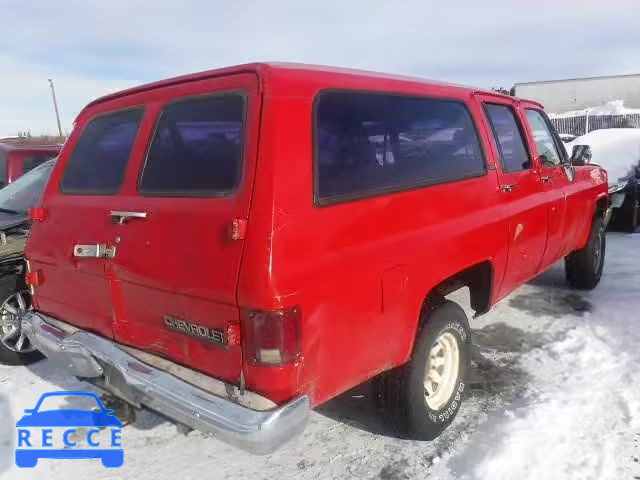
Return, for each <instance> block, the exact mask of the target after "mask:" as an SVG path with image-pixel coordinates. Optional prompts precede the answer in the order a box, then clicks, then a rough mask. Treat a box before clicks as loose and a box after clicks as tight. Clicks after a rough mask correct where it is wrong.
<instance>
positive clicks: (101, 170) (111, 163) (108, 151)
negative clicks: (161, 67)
mask: <svg viewBox="0 0 640 480" xmlns="http://www.w3.org/2000/svg"><path fill="white" fill-rule="evenodd" d="M143 114H144V111H143V110H142V109H137V110H127V111H122V112H116V113H111V114H108V115H103V116H100V117H96V118H94V119H93V120H91V121H90V122H89V123H88V124H87V126H86V127H85V128H84V130H83V131H82V133H81V134H80V138H79V139H78V142H77V143H76V146H75V148H74V149H73V152H72V153H71V158H69V161H68V162H67V165H66V166H65V169H64V172H63V174H62V181H61V182H60V190H61V191H62V192H63V193H77V194H113V193H116V192H117V191H118V190H120V186H121V185H122V181H123V179H124V174H125V171H126V169H127V164H128V163H129V156H130V154H131V149H132V148H133V142H134V140H135V137H136V132H137V131H138V126H139V125H140V120H141V119H142V116H143Z"/></svg>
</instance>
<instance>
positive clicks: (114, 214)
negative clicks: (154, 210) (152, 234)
mask: <svg viewBox="0 0 640 480" xmlns="http://www.w3.org/2000/svg"><path fill="white" fill-rule="evenodd" d="M109 215H110V216H111V218H112V219H113V222H114V223H117V224H118V225H122V224H123V223H124V222H126V221H127V220H128V219H130V218H147V215H148V213H147V212H124V211H120V210H111V212H110V213H109Z"/></svg>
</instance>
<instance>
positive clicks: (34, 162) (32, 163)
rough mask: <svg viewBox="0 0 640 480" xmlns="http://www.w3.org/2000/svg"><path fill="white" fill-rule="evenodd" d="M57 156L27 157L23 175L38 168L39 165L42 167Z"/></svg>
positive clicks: (40, 154) (23, 162) (35, 155)
mask: <svg viewBox="0 0 640 480" xmlns="http://www.w3.org/2000/svg"><path fill="white" fill-rule="evenodd" d="M55 157H56V155H54V154H51V153H36V154H33V155H29V156H28V157H25V158H24V160H23V161H22V173H27V172H30V171H31V170H33V169H34V168H36V167H37V166H38V165H42V164H43V163H44V162H46V161H47V160H51V159H52V158H55Z"/></svg>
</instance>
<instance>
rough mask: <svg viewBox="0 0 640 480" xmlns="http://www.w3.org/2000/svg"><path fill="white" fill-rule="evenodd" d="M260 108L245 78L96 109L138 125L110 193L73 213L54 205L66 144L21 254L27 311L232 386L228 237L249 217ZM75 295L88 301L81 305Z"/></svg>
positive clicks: (236, 364) (234, 318) (162, 91)
mask: <svg viewBox="0 0 640 480" xmlns="http://www.w3.org/2000/svg"><path fill="white" fill-rule="evenodd" d="M259 100H260V96H259V94H258V80H257V76H256V75H255V74H253V73H243V74H234V75H224V76H220V77H217V78H209V79H206V80H199V81H192V82H188V83H184V84H179V85H174V86H163V87H158V88H153V89H150V90H148V91H145V92H142V93H137V94H135V95H132V96H131V98H128V97H120V98H117V99H115V100H111V101H108V102H105V103H103V104H99V105H100V107H101V109H102V110H107V111H109V110H111V111H112V110H116V109H123V108H124V109H125V110H126V109H131V108H135V107H136V106H139V105H144V109H145V113H144V118H143V120H142V122H141V124H140V128H139V132H138V135H137V137H136V141H135V144H134V146H133V148H132V151H131V155H130V160H129V166H128V168H127V172H126V175H125V178H124V180H123V182H122V185H121V188H120V189H119V190H118V191H117V193H116V194H111V195H98V196H95V197H94V198H86V197H83V196H79V197H75V198H76V199H77V201H75V202H74V201H73V200H72V199H71V197H72V196H68V197H67V196H64V195H60V194H59V193H58V192H57V189H58V187H57V184H58V183H59V181H60V177H61V175H62V174H61V172H62V171H63V170H64V169H65V165H66V164H67V163H68V162H67V158H66V157H67V156H68V155H66V153H67V152H68V151H69V150H71V149H72V148H73V143H74V142H69V145H68V147H66V149H65V150H66V151H65V154H63V156H62V157H61V159H60V163H59V165H58V168H57V171H56V174H57V175H54V177H52V180H51V183H50V185H49V187H48V190H47V193H46V195H45V198H44V200H43V207H44V208H45V210H46V211H47V214H48V216H49V217H48V219H47V220H45V221H44V222H42V223H38V224H37V225H36V226H35V228H34V229H33V233H32V237H33V238H32V240H31V241H30V244H29V247H28V255H29V258H30V261H31V265H32V269H41V270H42V271H43V274H44V278H45V282H44V284H43V285H42V286H40V287H37V288H36V295H35V297H36V307H37V308H38V309H39V310H42V311H43V312H45V313H47V314H50V315H52V316H54V317H57V318H59V319H61V320H64V321H69V322H70V323H73V324H75V325H78V326H82V327H86V328H92V329H93V330H96V331H99V332H100V333H101V334H103V335H109V336H111V337H113V338H114V339H115V340H116V341H117V342H119V343H123V344H127V345H130V346H133V347H136V348H139V349H142V350H146V351H149V352H153V353H156V354H160V355H162V356H165V357H167V358H170V359H172V360H174V361H176V362H178V363H181V364H184V365H187V366H189V367H192V368H195V369H198V370H200V371H203V372H204V373H207V374H209V375H212V376H215V377H217V378H222V379H224V380H227V381H231V382H237V381H238V379H239V377H240V372H241V367H242V354H241V352H242V350H241V347H240V345H235V344H232V343H233V342H229V335H228V332H229V330H230V328H231V329H233V328H234V327H233V326H234V325H237V324H238V322H239V314H238V307H237V305H236V300H235V294H236V286H237V280H238V273H239V267H240V259H241V256H242V246H243V242H242V241H238V240H233V239H231V237H230V234H229V232H230V229H231V225H232V223H233V221H234V219H245V218H247V217H248V214H249V206H250V203H251V190H252V185H253V174H254V169H255V159H256V153H257V138H258V135H257V134H258V128H259V115H258V113H259V111H260V106H259ZM70 199H71V200H70ZM87 201H88V203H86V202H87ZM62 204H64V208H63V205H62ZM54 217H55V218H56V222H55V224H54V223H53V222H52V219H53V218H54ZM82 242H86V243H87V244H91V243H93V244H104V245H105V247H106V248H107V249H108V255H109V258H103V259H95V258H91V259H89V258H84V259H76V258H74V257H73V246H74V245H77V244H80V243H82ZM54 244H55V245H56V246H55V247H53V246H52V245H54ZM109 249H111V250H109ZM89 270H90V272H89ZM89 273H91V274H92V275H93V276H91V277H90V278H91V280H92V281H91V282H88V281H87V278H88V277H89ZM53 279H55V283H56V284H58V285H51V284H50V280H53ZM81 285H82V286H81ZM68 286H72V289H69V288H68ZM74 290H76V291H86V290H89V291H90V296H91V299H92V301H93V303H92V304H91V306H90V307H88V306H87V305H88V303H87V302H86V300H85V298H83V297H81V296H79V295H76V294H75V292H74ZM100 296H102V297H101V298H99V297H100Z"/></svg>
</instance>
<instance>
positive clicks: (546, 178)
mask: <svg viewBox="0 0 640 480" xmlns="http://www.w3.org/2000/svg"><path fill="white" fill-rule="evenodd" d="M540 180H542V183H551V177H550V176H543V177H540Z"/></svg>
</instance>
